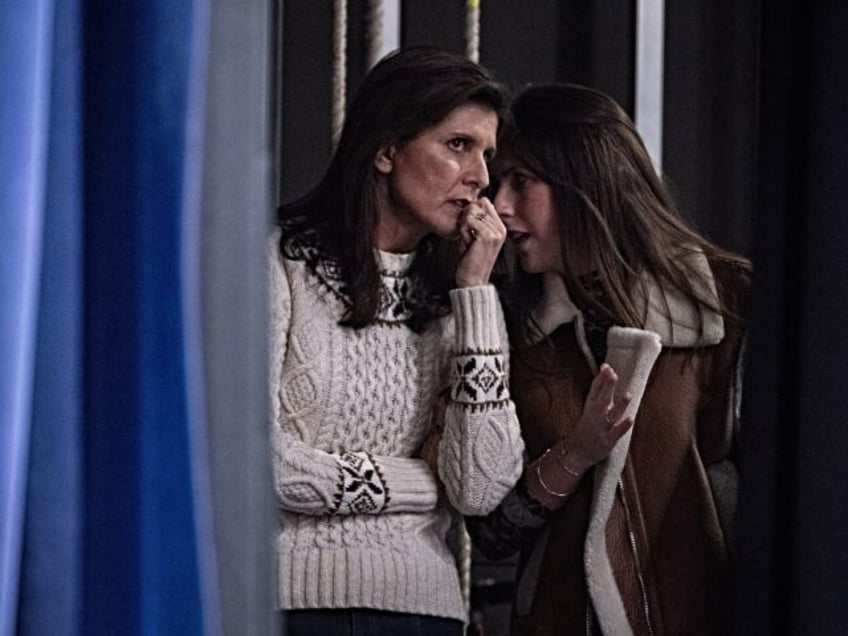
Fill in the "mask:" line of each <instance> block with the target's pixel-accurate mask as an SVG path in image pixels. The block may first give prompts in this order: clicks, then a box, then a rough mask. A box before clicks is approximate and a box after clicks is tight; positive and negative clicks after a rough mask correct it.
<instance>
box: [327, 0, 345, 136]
mask: <svg viewBox="0 0 848 636" xmlns="http://www.w3.org/2000/svg"><path fill="white" fill-rule="evenodd" d="M346 51H347V0H335V2H334V3H333V101H332V104H331V115H330V118H331V124H330V125H331V131H330V134H331V136H332V141H333V148H335V147H336V144H338V142H339V136H340V135H341V133H342V125H343V124H344V115H345V82H346V75H347V74H346V70H347V69H346V66H347V55H346Z"/></svg>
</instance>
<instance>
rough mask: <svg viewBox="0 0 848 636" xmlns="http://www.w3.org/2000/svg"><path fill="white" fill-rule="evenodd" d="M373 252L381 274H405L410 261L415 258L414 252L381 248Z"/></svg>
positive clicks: (410, 263)
mask: <svg viewBox="0 0 848 636" xmlns="http://www.w3.org/2000/svg"><path fill="white" fill-rule="evenodd" d="M375 252H376V255H377V266H378V267H379V268H380V274H382V275H386V274H389V275H393V276H405V275H406V273H407V272H408V271H409V268H410V266H411V265H412V261H413V260H415V252H384V251H383V250H375Z"/></svg>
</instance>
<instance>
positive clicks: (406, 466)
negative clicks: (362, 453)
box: [374, 455, 439, 512]
mask: <svg viewBox="0 0 848 636" xmlns="http://www.w3.org/2000/svg"><path fill="white" fill-rule="evenodd" d="M374 462H375V463H376V464H377V465H378V466H379V467H380V471H381V473H382V474H383V476H384V477H385V480H386V484H388V486H389V493H390V494H389V498H388V501H387V502H386V512H429V511H430V510H433V509H435V507H436V503H437V501H438V498H439V484H438V482H437V481H436V476H435V475H434V474H433V471H432V470H430V467H429V466H428V465H427V462H425V461H424V460H423V459H410V458H407V457H388V456H385V455H383V456H378V457H374Z"/></svg>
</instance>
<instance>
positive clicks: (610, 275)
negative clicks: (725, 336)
mask: <svg viewBox="0 0 848 636" xmlns="http://www.w3.org/2000/svg"><path fill="white" fill-rule="evenodd" d="M511 111H512V112H511V120H510V125H509V127H508V130H507V131H506V132H505V134H504V138H503V140H502V142H501V147H502V148H503V149H505V151H506V152H507V153H509V154H512V155H513V156H515V158H516V159H517V160H519V161H521V162H522V163H524V164H525V165H526V166H527V168H529V169H530V170H532V171H533V172H535V173H536V174H537V175H538V176H539V177H540V178H542V179H543V180H545V181H546V182H547V183H549V184H550V186H551V188H552V190H553V199H554V204H555V206H556V209H557V215H558V220H559V227H560V240H561V248H562V257H563V262H564V264H565V283H566V286H567V287H568V290H569V293H570V294H571V296H572V298H573V299H574V301H575V303H576V304H577V305H578V306H580V307H582V308H584V309H588V310H589V311H591V312H592V313H593V314H594V315H596V316H598V317H599V318H600V319H601V320H602V321H604V322H608V323H614V324H618V325H623V326H629V327H637V328H642V327H644V320H645V314H644V311H643V310H644V305H643V303H641V302H640V300H639V296H640V294H641V295H643V296H642V297H643V298H646V297H647V296H646V294H647V289H646V285H647V278H646V276H645V274H649V275H650V276H651V277H653V279H654V280H656V281H657V282H658V283H659V284H660V285H661V286H662V287H663V288H666V289H673V290H676V291H678V292H679V293H681V294H682V295H683V296H684V297H685V298H687V299H688V300H689V301H690V302H692V303H693V304H694V305H699V306H706V307H709V308H711V309H713V310H715V311H718V312H720V313H722V314H723V315H725V316H727V317H729V318H731V319H732V318H734V317H733V316H729V315H728V311H727V309H726V308H725V307H723V306H722V304H721V299H720V298H713V297H711V296H709V295H706V294H705V293H704V292H703V291H702V290H703V289H705V287H704V285H703V284H704V282H705V281H704V273H703V272H701V271H700V270H698V269H697V268H695V267H694V266H693V264H692V259H690V258H686V256H687V252H689V253H692V252H696V251H702V252H703V253H704V255H705V256H706V257H707V259H708V260H709V261H713V260H715V259H724V260H726V261H730V262H731V264H732V265H734V266H737V267H740V268H743V269H745V270H746V271H747V270H749V269H750V263H749V261H748V260H747V259H745V258H743V257H741V256H738V255H736V254H733V253H731V252H728V251H726V250H724V249H722V248H720V247H718V246H717V245H715V244H713V243H712V242H710V241H709V240H707V239H706V238H705V237H704V236H702V235H701V234H699V233H698V232H697V231H696V230H695V229H694V228H693V227H692V226H691V225H690V224H689V223H688V222H687V221H686V220H685V219H684V218H683V216H682V215H681V214H680V212H679V211H678V209H677V206H676V205H675V203H674V201H673V199H672V197H671V195H670V193H669V190H668V188H667V187H666V185H665V184H664V183H663V180H662V178H661V177H660V176H659V175H658V174H657V171H656V170H655V168H654V166H653V164H652V162H651V158H650V156H649V154H648V152H647V150H646V149H645V146H644V144H643V143H642V139H641V138H640V136H639V134H638V132H637V131H636V128H635V126H634V124H633V122H632V121H631V119H630V117H629V116H628V115H627V113H626V112H625V111H624V110H623V109H622V108H621V107H620V106H619V105H618V104H617V103H616V102H615V100H613V99H612V98H611V97H609V96H607V95H605V94H604V93H601V92H600V91H597V90H594V89H591V88H587V87H584V86H579V85H576V84H544V85H537V86H532V87H530V88H527V89H525V90H524V91H523V92H522V93H521V94H519V95H518V96H517V97H516V99H515V101H514V102H513V104H512V109H511ZM587 260H588V266H589V269H590V271H591V272H593V280H592V281H591V283H590V282H589V281H587V280H586V277H585V276H580V275H579V274H580V273H581V270H585V268H586V265H587ZM596 285H599V286H600V289H601V293H600V294H597V293H593V291H592V290H591V289H590V287H591V286H596ZM509 296H510V298H511V302H510V305H511V306H512V308H513V310H514V311H513V316H512V317H513V320H512V321H511V322H512V327H513V328H518V329H519V331H520V332H521V333H522V334H523V335H524V336H525V337H526V336H527V335H528V334H527V332H526V328H527V326H528V324H529V325H532V321H528V319H529V316H530V312H531V311H532V309H533V307H535V306H536V304H537V303H538V301H539V300H540V298H541V276H538V275H535V276H534V275H528V274H519V280H517V281H516V282H515V284H514V285H513V286H512V290H511V293H510V294H509ZM665 309H666V312H668V308H667V307H666V308H665Z"/></svg>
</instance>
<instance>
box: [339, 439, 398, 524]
mask: <svg viewBox="0 0 848 636" xmlns="http://www.w3.org/2000/svg"><path fill="white" fill-rule="evenodd" d="M336 461H337V462H338V463H339V487H338V492H337V494H336V502H337V505H336V511H335V512H336V513H342V514H379V513H380V512H382V511H383V509H384V508H385V507H386V504H387V503H388V502H389V491H388V488H387V487H386V484H385V481H384V480H383V476H382V475H381V474H380V470H379V468H377V465H376V464H375V463H374V461H373V460H372V459H371V458H370V457H369V456H368V453H364V452H358V453H353V452H345V453H342V454H341V455H336Z"/></svg>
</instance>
